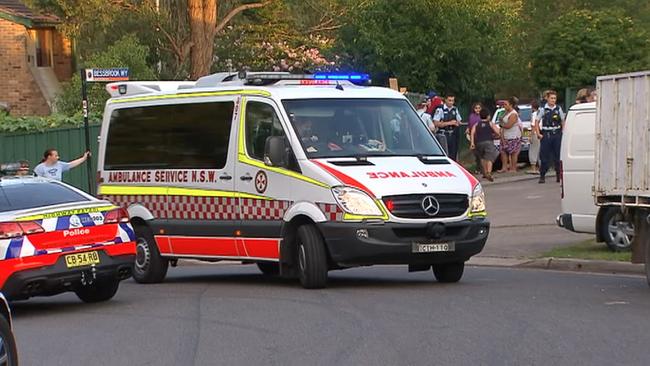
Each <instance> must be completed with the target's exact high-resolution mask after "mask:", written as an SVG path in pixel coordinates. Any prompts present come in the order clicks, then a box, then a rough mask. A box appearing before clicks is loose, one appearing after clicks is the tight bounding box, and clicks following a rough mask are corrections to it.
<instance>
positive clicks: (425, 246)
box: [413, 241, 456, 253]
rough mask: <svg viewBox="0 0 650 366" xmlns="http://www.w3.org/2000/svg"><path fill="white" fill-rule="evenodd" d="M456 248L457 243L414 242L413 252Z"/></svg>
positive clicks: (445, 250)
mask: <svg viewBox="0 0 650 366" xmlns="http://www.w3.org/2000/svg"><path fill="white" fill-rule="evenodd" d="M455 250H456V243H454V242H453V241H450V242H447V243H413V253H436V252H453V251H455Z"/></svg>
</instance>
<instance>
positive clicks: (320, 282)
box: [297, 225, 327, 289]
mask: <svg viewBox="0 0 650 366" xmlns="http://www.w3.org/2000/svg"><path fill="white" fill-rule="evenodd" d="M297 240H298V246H297V248H298V272H299V278H300V283H301V284H302V287H304V288H309V289H316V288H324V287H325V286H326V285H327V255H326V253H325V243H324V242H323V238H322V237H321V235H320V232H318V229H316V227H315V226H314V225H302V226H300V227H299V228H298V238H297Z"/></svg>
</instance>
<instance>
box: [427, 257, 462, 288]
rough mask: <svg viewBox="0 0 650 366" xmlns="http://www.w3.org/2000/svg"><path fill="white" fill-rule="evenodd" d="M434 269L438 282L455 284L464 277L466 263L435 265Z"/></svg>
mask: <svg viewBox="0 0 650 366" xmlns="http://www.w3.org/2000/svg"><path fill="white" fill-rule="evenodd" d="M432 267H433V275H434V276H436V279H437V280H438V282H442V283H453V282H458V281H460V279H461V278H462V277H463V272H464V270H465V262H456V263H442V264H434V265H433V266H432Z"/></svg>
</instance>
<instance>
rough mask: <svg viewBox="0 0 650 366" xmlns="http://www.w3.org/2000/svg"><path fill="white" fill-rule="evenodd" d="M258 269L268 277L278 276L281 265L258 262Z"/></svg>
mask: <svg viewBox="0 0 650 366" xmlns="http://www.w3.org/2000/svg"><path fill="white" fill-rule="evenodd" d="M257 268H259V269H260V272H262V273H263V274H265V275H267V276H277V275H278V274H280V264H279V263H274V262H257Z"/></svg>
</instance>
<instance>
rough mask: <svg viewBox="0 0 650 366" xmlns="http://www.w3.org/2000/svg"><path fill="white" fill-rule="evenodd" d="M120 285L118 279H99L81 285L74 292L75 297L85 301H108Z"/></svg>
mask: <svg viewBox="0 0 650 366" xmlns="http://www.w3.org/2000/svg"><path fill="white" fill-rule="evenodd" d="M119 287H120V281H119V280H117V279H115V280H109V281H101V282H97V283H94V284H91V285H86V286H81V287H79V288H77V289H76V290H75V291H74V292H75V294H77V297H78V298H79V299H80V300H81V301H83V302H87V303H94V302H102V301H108V300H110V299H112V298H113V296H115V294H116V293H117V289H118V288H119Z"/></svg>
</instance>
